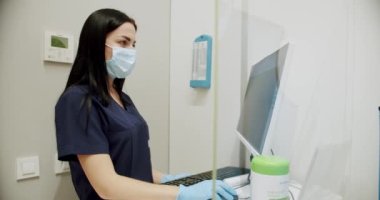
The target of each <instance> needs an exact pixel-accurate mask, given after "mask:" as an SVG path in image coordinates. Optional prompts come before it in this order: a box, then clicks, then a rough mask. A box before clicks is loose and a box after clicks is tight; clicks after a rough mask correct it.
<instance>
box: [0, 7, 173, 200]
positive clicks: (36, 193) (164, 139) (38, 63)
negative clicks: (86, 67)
mask: <svg viewBox="0 0 380 200" xmlns="http://www.w3.org/2000/svg"><path fill="white" fill-rule="evenodd" d="M147 5H149V6H147ZM104 7H111V8H116V9H120V10H122V11H125V12H126V13H127V14H128V15H130V16H131V17H133V18H135V19H136V21H137V24H138V32H137V52H138V64H137V67H136V70H135V71H134V73H133V75H131V77H130V78H128V80H127V81H126V87H125V88H126V90H127V91H128V93H129V94H130V95H131V97H132V98H133V99H134V101H135V103H136V105H137V106H138V108H139V110H140V112H141V113H142V115H143V116H144V117H145V119H146V120H147V122H148V124H149V126H150V134H151V140H150V145H151V151H152V157H153V158H152V161H153V165H154V166H155V167H156V168H157V169H160V170H162V171H164V172H166V171H167V170H168V135H169V134H168V132H169V123H168V122H169V121H168V120H169V108H168V107H169V103H168V102H169V31H170V29H169V26H170V1H169V0H166V1H157V2H156V1H141V0H138V1H133V0H128V1H126V0H113V1H102V0H97V1H93V0H91V1H90V0H89V1H80V2H79V1H75V0H68V1H50V0H38V1H27V0H24V1H23V0H17V1H12V0H2V1H0V43H1V46H0V52H1V53H0V66H1V67H0V92H1V95H0V102H1V103H0V199H42V200H44V199H46V200H50V199H76V198H77V197H76V194H75V192H74V188H73V187H72V183H71V178H70V175H69V174H66V175H62V176H61V175H59V176H56V175H55V174H54V171H53V166H54V165H53V163H54V160H53V155H54V153H55V152H56V141H55V128H54V105H55V103H56V101H57V99H58V96H59V95H60V93H61V92H62V90H63V88H64V86H65V84H66V80H67V76H68V73H69V70H70V65H66V64H58V63H49V62H43V60H42V58H43V44H44V41H43V39H44V31H45V30H52V31H63V32H68V33H72V34H74V36H75V39H76V41H78V36H79V33H80V30H81V27H82V25H83V23H84V21H85V19H86V18H87V16H88V15H89V14H90V13H92V12H93V11H95V10H97V9H99V8H104ZM32 155H38V156H39V158H40V177H39V178H37V179H30V180H24V181H16V158H18V157H24V156H32Z"/></svg>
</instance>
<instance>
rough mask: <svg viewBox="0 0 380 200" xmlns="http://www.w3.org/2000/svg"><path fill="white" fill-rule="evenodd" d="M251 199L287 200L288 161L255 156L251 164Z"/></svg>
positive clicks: (274, 157)
mask: <svg viewBox="0 0 380 200" xmlns="http://www.w3.org/2000/svg"><path fill="white" fill-rule="evenodd" d="M251 170H252V176H251V199H252V200H288V199H289V194H288V187H289V161H288V160H286V159H284V158H280V157H278V156H263V155H260V156H255V157H254V158H253V160H252V162H251Z"/></svg>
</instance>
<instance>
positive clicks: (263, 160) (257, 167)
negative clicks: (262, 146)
mask: <svg viewBox="0 0 380 200" xmlns="http://www.w3.org/2000/svg"><path fill="white" fill-rule="evenodd" d="M251 169H252V171H254V172H256V173H258V174H265V175H285V174H288V173H289V161H288V160H286V159H283V158H280V157H278V156H263V155H260V156H255V157H254V158H253V160H252V163H251Z"/></svg>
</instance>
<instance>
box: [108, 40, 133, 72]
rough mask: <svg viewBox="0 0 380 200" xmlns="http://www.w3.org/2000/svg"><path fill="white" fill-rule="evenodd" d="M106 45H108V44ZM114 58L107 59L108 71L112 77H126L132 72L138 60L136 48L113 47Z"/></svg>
mask: <svg viewBox="0 0 380 200" xmlns="http://www.w3.org/2000/svg"><path fill="white" fill-rule="evenodd" d="M106 46H108V45H107V44H106ZM108 47H110V48H112V58H111V59H110V60H106V65H107V72H108V74H109V75H110V76H111V77H112V78H125V77H127V76H128V75H129V74H131V72H132V70H133V68H134V67H135V62H136V50H135V49H132V48H123V47H111V46H108Z"/></svg>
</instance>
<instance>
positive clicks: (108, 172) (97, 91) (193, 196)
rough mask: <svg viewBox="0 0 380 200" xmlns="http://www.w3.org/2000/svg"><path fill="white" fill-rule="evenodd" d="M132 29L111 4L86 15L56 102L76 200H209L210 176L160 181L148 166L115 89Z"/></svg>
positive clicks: (133, 120)
mask: <svg viewBox="0 0 380 200" xmlns="http://www.w3.org/2000/svg"><path fill="white" fill-rule="evenodd" d="M136 30H137V26H136V24H135V21H134V20H133V19H132V18H130V17H128V16H127V15H125V14H124V13H122V12H120V11H118V10H114V9H101V10H98V11H95V12H94V13H92V14H91V15H90V16H89V17H88V18H87V20H86V22H85V24H84V25H83V28H82V32H81V34H80V40H79V47H78V52H77V56H76V58H75V61H74V64H73V67H72V69H71V72H70V75H69V78H68V81H67V84H66V88H65V90H64V92H63V93H62V95H61V96H60V98H59V100H58V102H57V105H56V107H55V124H56V136H57V148H58V156H59V159H60V160H62V161H69V163H70V169H71V176H72V181H73V184H74V187H75V190H76V192H77V194H78V196H79V198H80V199H88V200H94V199H132V200H144V199H177V200H198V199H199V200H201V199H209V198H211V197H212V182H211V181H204V182H201V183H198V184H196V185H193V186H189V187H185V186H182V185H181V186H180V187H176V186H168V185H161V184H159V183H161V182H162V181H161V180H165V179H166V180H167V178H168V177H172V176H168V175H167V176H164V175H163V174H162V173H160V172H158V171H156V170H152V166H151V160H150V149H149V144H148V140H149V132H148V126H147V123H146V122H145V120H144V119H143V118H142V116H141V115H140V114H139V112H138V111H137V109H136V107H135V105H134V104H133V101H132V100H131V98H130V97H129V96H128V95H127V94H125V93H123V91H122V88H123V84H124V80H125V78H126V77H127V76H128V75H129V74H130V73H131V72H132V70H133V67H134V64H135V56H136V50H135V49H134V47H135V43H136V41H135V35H136ZM216 191H217V195H216V196H217V199H221V198H225V199H232V195H235V194H236V193H235V192H234V191H233V189H231V188H230V187H229V186H227V185H225V184H224V183H223V182H220V181H217V183H216Z"/></svg>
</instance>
